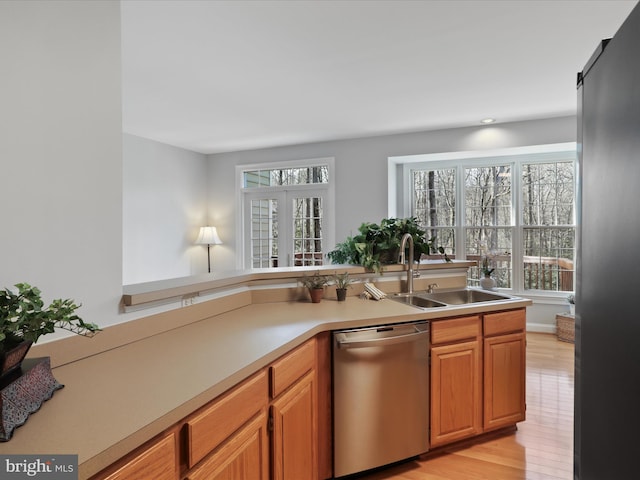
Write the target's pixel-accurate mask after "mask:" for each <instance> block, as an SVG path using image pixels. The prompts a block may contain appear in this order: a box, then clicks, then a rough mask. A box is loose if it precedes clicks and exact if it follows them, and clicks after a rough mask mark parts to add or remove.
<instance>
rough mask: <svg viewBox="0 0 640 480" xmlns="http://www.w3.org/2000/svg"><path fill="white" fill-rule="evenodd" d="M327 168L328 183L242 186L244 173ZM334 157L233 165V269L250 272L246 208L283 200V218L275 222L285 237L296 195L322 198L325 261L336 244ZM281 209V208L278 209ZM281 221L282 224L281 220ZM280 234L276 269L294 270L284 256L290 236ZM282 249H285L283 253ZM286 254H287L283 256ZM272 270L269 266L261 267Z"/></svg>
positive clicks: (290, 244)
mask: <svg viewBox="0 0 640 480" xmlns="http://www.w3.org/2000/svg"><path fill="white" fill-rule="evenodd" d="M323 165H324V166H326V167H327V177H328V182H327V183H309V184H303V185H283V186H278V185H276V186H265V187H258V188H256V187H248V188H245V187H244V173H245V172H248V171H253V170H278V169H287V168H308V167H315V166H323ZM334 177H335V158H334V157H322V158H310V159H303V160H288V161H278V162H265V163H252V164H243V165H237V166H236V205H238V206H239V208H238V209H237V211H236V238H237V239H238V241H237V243H236V245H237V246H238V247H239V248H238V249H237V252H236V268H238V269H240V270H244V269H252V268H253V267H252V266H251V265H250V264H249V257H248V256H249V253H250V248H251V246H250V241H251V239H250V236H249V235H248V234H247V233H248V232H247V230H246V229H247V225H249V223H250V218H247V215H248V209H249V207H248V205H249V204H250V200H252V199H261V198H262V199H264V198H276V197H277V198H278V201H279V202H280V201H283V202H284V203H283V206H284V208H283V209H282V212H281V214H282V215H285V217H286V218H284V219H282V218H279V219H278V224H279V228H285V229H286V230H287V235H289V233H292V232H293V230H291V231H289V229H288V227H289V226H291V227H292V223H291V222H292V219H291V218H289V217H290V216H291V215H289V213H290V212H291V205H290V203H291V199H292V198H293V196H294V195H295V194H302V196H304V197H307V196H308V197H312V196H316V197H321V198H322V202H323V208H322V212H323V225H322V246H323V250H324V252H323V253H324V258H326V253H328V251H329V250H330V249H331V247H332V246H333V245H334V244H335V207H334V205H335V178H334ZM279 208H281V207H279ZM283 220H284V221H283ZM282 237H283V235H282V232H281V231H279V238H280V240H281V243H279V245H280V246H279V248H278V254H279V262H278V265H279V266H281V267H282V266H287V267H293V263H294V262H293V258H290V257H291V255H287V254H288V253H290V252H288V250H290V248H289V247H292V245H293V236H291V238H287V239H284V238H282ZM282 249H285V250H282ZM285 252H286V253H285ZM282 255H287V258H284V259H283V258H282V257H281V256H282ZM282 260H286V262H287V265H283V264H282V263H281V262H282ZM262 268H271V267H262Z"/></svg>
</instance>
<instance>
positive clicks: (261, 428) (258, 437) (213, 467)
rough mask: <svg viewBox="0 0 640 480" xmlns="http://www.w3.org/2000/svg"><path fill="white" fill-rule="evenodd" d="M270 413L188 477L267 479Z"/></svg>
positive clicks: (189, 479)
mask: <svg viewBox="0 0 640 480" xmlns="http://www.w3.org/2000/svg"><path fill="white" fill-rule="evenodd" d="M266 427H267V415H266V413H264V412H263V413H261V414H260V415H258V416H257V417H256V418H255V419H253V420H252V421H251V422H249V423H248V424H247V425H245V426H244V427H243V428H242V429H241V430H240V431H238V432H237V433H235V434H234V435H233V436H232V437H231V438H229V439H228V440H227V441H226V442H225V443H224V444H222V445H221V446H220V447H219V448H218V449H217V450H216V452H215V453H214V454H213V455H211V456H210V457H209V458H207V459H206V460H205V461H204V462H203V463H202V464H201V465H199V466H198V467H197V468H196V469H195V470H194V471H193V472H191V473H190V474H189V475H188V476H187V480H268V477H269V445H268V437H267V431H266Z"/></svg>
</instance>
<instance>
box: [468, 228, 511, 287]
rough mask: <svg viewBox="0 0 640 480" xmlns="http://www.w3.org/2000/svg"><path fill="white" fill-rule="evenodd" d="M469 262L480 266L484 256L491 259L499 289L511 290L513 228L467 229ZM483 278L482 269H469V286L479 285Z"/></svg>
mask: <svg viewBox="0 0 640 480" xmlns="http://www.w3.org/2000/svg"><path fill="white" fill-rule="evenodd" d="M465 241H466V252H467V260H473V261H476V262H478V265H480V263H481V261H482V257H483V256H485V255H486V256H488V257H489V258H490V265H489V266H490V267H491V268H494V269H495V270H494V272H493V274H492V276H493V278H495V279H496V282H497V284H498V285H497V286H498V287H499V288H511V286H512V283H511V282H512V276H513V266H512V262H511V251H512V229H511V228H493V227H484V228H467V229H466V239H465ZM481 277H482V274H481V271H480V267H479V266H478V267H473V268H470V269H469V276H468V280H469V284H470V285H479V284H480V278H481Z"/></svg>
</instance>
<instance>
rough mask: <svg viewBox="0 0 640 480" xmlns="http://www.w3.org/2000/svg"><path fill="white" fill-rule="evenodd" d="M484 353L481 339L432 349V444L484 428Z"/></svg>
mask: <svg viewBox="0 0 640 480" xmlns="http://www.w3.org/2000/svg"><path fill="white" fill-rule="evenodd" d="M481 393H482V356H481V352H480V342H479V341H478V340H474V341H470V342H463V343H456V344H453V345H440V346H435V347H432V348H431V445H432V446H438V445H443V444H445V443H450V442H453V441H456V440H460V439H462V438H466V437H471V436H473V435H477V434H479V433H480V432H481V429H482V424H481V423H482V397H481Z"/></svg>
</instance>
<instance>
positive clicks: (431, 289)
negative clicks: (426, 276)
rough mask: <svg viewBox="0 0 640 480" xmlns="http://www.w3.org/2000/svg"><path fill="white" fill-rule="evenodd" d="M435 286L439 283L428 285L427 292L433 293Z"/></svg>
mask: <svg viewBox="0 0 640 480" xmlns="http://www.w3.org/2000/svg"><path fill="white" fill-rule="evenodd" d="M434 288H438V284H437V283H431V284H429V286H428V287H427V293H433V289H434Z"/></svg>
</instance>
